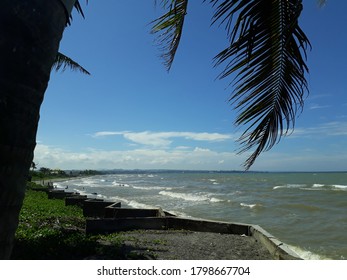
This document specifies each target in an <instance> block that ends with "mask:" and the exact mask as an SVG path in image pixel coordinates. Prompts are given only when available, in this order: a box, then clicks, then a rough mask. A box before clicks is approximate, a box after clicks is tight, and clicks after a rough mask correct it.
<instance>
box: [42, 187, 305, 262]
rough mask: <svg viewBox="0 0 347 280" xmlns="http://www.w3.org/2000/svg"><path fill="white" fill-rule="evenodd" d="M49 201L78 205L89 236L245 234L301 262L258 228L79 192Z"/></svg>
mask: <svg viewBox="0 0 347 280" xmlns="http://www.w3.org/2000/svg"><path fill="white" fill-rule="evenodd" d="M47 194H48V198H49V199H64V200H65V205H78V206H80V207H81V208H82V209H83V215H84V216H85V217H86V234H107V233H113V232H120V231H130V230H168V229H176V230H190V231H199V232H215V233H221V234H236V235H245V236H249V237H252V238H254V239H255V240H257V241H258V242H259V243H260V244H262V246H264V247H265V248H266V249H267V250H268V251H269V252H270V254H271V255H272V256H273V258H274V259H279V260H298V259H300V257H299V256H298V255H296V254H295V253H294V252H293V251H292V250H290V249H289V247H288V246H287V245H286V244H284V243H283V242H281V241H280V240H278V239H277V238H276V237H274V236H273V235H271V234H270V233H268V232H267V231H265V230H264V229H263V228H261V227H260V226H258V225H253V224H243V223H228V222H220V221H212V220H204V219H191V218H189V219H188V218H183V217H178V216H175V215H173V214H171V213H169V212H167V211H164V210H163V209H161V208H153V209H137V208H127V207H122V206H121V203H120V202H114V201H105V200H103V199H95V198H89V197H88V196H86V195H81V194H79V193H76V192H67V191H65V190H57V189H51V190H48V191H47Z"/></svg>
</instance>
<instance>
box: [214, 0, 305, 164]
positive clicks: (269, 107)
mask: <svg viewBox="0 0 347 280" xmlns="http://www.w3.org/2000/svg"><path fill="white" fill-rule="evenodd" d="M210 3H212V5H213V6H214V7H215V8H216V10H215V14H214V17H213V22H214V23H216V22H219V24H220V25H223V26H224V27H225V29H226V31H227V36H228V39H229V41H230V44H229V46H228V47H227V48H226V49H224V50H223V51H221V52H220V53H219V54H218V55H217V56H216V57H215V66H218V65H221V64H226V66H225V68H224V71H223V72H222V73H221V74H220V75H219V78H220V79H223V78H226V77H229V76H230V75H231V74H234V73H235V76H234V79H233V82H232V84H233V86H234V90H233V94H232V96H231V98H230V101H232V102H233V104H234V105H235V108H236V109H237V110H238V114H239V115H238V116H237V118H236V121H235V124H236V125H237V126H241V125H247V128H246V130H245V132H244V133H243V134H242V135H241V137H240V138H239V142H240V144H241V149H240V151H239V153H243V152H246V151H249V150H254V149H255V150H254V151H253V152H252V153H251V155H250V156H249V157H248V159H247V160H246V162H245V163H244V167H245V168H246V170H248V169H249V168H250V167H251V166H252V165H253V163H254V162H255V160H256V158H257V157H258V156H259V155H260V154H261V153H262V152H263V151H267V150H270V149H271V148H272V147H273V146H274V145H275V144H276V143H277V142H278V141H279V140H280V139H281V137H282V136H284V135H286V134H287V133H288V132H289V130H291V129H293V128H294V124H295V117H296V115H297V112H298V109H302V106H303V103H304V101H303V100H304V95H305V92H306V91H308V90H307V81H306V79H305V74H306V72H308V68H307V66H306V63H305V59H306V51H307V49H308V48H309V47H310V42H309V40H308V38H307V37H306V35H305V34H304V32H303V31H302V30H301V28H300V27H299V25H298V17H299V16H300V14H301V11H302V1H301V0H285V1H284V0H273V1H269V0H252V1H250V0H247V1H246V0H223V1H220V0H210ZM233 16H235V17H236V19H235V20H233Z"/></svg>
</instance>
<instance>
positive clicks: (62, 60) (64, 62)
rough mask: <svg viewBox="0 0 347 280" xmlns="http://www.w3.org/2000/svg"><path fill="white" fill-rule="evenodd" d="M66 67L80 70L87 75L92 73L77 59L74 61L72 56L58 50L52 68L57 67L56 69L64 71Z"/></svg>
mask: <svg viewBox="0 0 347 280" xmlns="http://www.w3.org/2000/svg"><path fill="white" fill-rule="evenodd" d="M66 68H70V69H71V70H73V71H80V72H82V73H83V74H86V75H90V73H89V72H88V71H87V70H86V69H85V68H83V67H82V66H81V65H79V64H78V63H77V62H76V61H73V60H72V59H71V58H69V57H67V56H66V55H64V54H62V53H60V52H58V53H57V56H56V58H55V61H54V63H53V66H52V69H55V70H56V71H59V70H61V71H63V72H64V71H65V70H66Z"/></svg>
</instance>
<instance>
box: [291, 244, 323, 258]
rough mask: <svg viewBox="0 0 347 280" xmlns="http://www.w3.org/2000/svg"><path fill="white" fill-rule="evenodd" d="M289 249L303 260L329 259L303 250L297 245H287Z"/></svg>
mask: <svg viewBox="0 0 347 280" xmlns="http://www.w3.org/2000/svg"><path fill="white" fill-rule="evenodd" d="M288 247H289V249H291V250H292V251H293V252H294V253H296V254H297V255H298V256H299V257H300V258H302V259H304V260H329V258H327V257H325V256H322V255H319V254H316V253H313V252H311V251H308V250H304V249H302V248H300V247H298V246H292V245H288Z"/></svg>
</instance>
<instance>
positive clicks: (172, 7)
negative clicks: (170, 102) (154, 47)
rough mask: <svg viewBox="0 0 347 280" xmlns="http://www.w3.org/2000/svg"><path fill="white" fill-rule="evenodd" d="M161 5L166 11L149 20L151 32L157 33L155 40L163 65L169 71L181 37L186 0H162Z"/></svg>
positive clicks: (185, 12)
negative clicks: (160, 52)
mask: <svg viewBox="0 0 347 280" xmlns="http://www.w3.org/2000/svg"><path fill="white" fill-rule="evenodd" d="M161 5H162V8H163V9H165V10H168V11H167V12H166V13H165V14H164V15H162V16H161V17H159V18H157V19H156V20H154V21H152V22H151V24H153V26H152V30H151V33H152V34H155V33H159V35H158V37H157V42H158V45H159V46H160V47H161V49H160V50H161V51H162V52H163V54H162V55H161V57H162V58H163V60H164V65H165V66H166V68H167V70H168V71H169V70H170V68H171V66H172V62H173V60H174V58H175V54H176V51H177V48H178V45H179V42H180V39H181V35H182V31H183V24H184V18H185V15H186V14H187V6H188V0H162V1H161Z"/></svg>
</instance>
